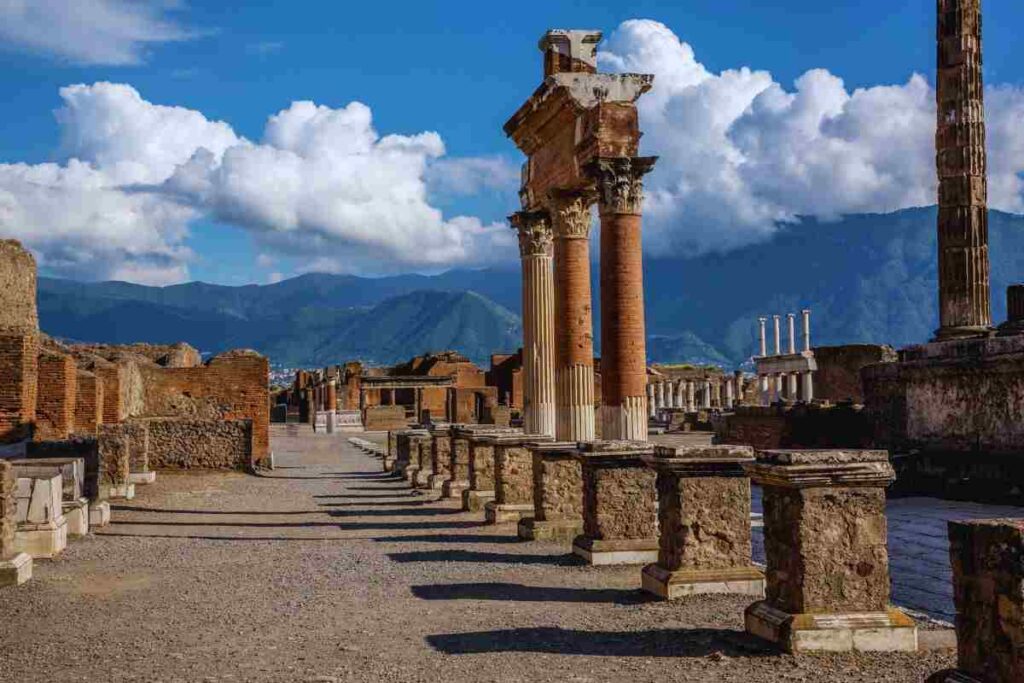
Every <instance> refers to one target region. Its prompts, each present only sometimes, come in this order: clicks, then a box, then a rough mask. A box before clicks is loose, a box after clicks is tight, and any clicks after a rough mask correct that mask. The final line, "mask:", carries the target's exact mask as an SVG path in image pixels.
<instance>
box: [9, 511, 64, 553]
mask: <svg viewBox="0 0 1024 683" xmlns="http://www.w3.org/2000/svg"><path fill="white" fill-rule="evenodd" d="M66 547H68V522H67V519H65V518H64V515H61V516H60V517H56V518H54V519H52V520H50V521H48V522H43V523H41V524H31V523H27V522H22V523H20V524H18V530H17V531H16V532H15V533H14V550H15V552H18V553H28V554H29V555H31V556H32V558H33V559H40V558H46V559H49V558H53V557H56V556H57V555H60V554H61V553H62V552H63V551H64V548H66Z"/></svg>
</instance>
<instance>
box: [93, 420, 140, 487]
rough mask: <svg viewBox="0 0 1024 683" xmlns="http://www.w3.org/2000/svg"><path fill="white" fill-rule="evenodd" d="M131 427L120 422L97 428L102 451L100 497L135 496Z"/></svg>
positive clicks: (100, 451)
mask: <svg viewBox="0 0 1024 683" xmlns="http://www.w3.org/2000/svg"><path fill="white" fill-rule="evenodd" d="M130 432H131V428H130V427H127V426H125V425H124V424H123V423H120V424H110V425H107V424H103V425H100V426H99V428H98V429H97V442H98V447H99V453H100V498H101V499H108V498H124V499H128V500H131V499H132V498H134V497H135V485H134V484H132V483H131V482H130V481H129V476H130V474H131V439H130Z"/></svg>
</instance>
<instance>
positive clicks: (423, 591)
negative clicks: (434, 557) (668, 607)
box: [411, 583, 654, 605]
mask: <svg viewBox="0 0 1024 683" xmlns="http://www.w3.org/2000/svg"><path fill="white" fill-rule="evenodd" d="M411 589H412V594H413V595H415V596H416V597H417V598H420V599H422V600H501V601H508V602H571V603H580V602H584V603H603V604H612V605H639V604H643V603H646V602H652V601H653V599H654V598H652V597H651V596H648V595H647V594H645V593H644V592H643V591H641V590H640V589H633V590H625V589H615V588H567V587H561V586H555V587H552V586H524V585H522V584H519V583H451V584H434V585H429V586H412V587H411Z"/></svg>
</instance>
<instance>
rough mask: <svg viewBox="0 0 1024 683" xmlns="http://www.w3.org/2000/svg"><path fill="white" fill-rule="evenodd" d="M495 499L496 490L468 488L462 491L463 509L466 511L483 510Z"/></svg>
mask: <svg viewBox="0 0 1024 683" xmlns="http://www.w3.org/2000/svg"><path fill="white" fill-rule="evenodd" d="M493 500H494V491H475V490H473V489H466V490H465V491H463V492H462V509H463V510H465V511H466V512H483V511H484V508H485V507H486V505H487V504H488V503H490V502H491V501H493Z"/></svg>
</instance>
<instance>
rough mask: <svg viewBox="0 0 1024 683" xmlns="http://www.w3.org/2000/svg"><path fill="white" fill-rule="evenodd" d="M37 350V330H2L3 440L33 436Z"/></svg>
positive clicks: (0, 412) (0, 408)
mask: <svg viewBox="0 0 1024 683" xmlns="http://www.w3.org/2000/svg"><path fill="white" fill-rule="evenodd" d="M38 353H39V335H38V333H36V332H5V331H2V330H0V443H11V442H15V441H21V440H22V439H26V438H28V437H29V436H31V432H32V423H33V422H34V421H35V417H36V396H37V385H36V381H37V367H38Z"/></svg>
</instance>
